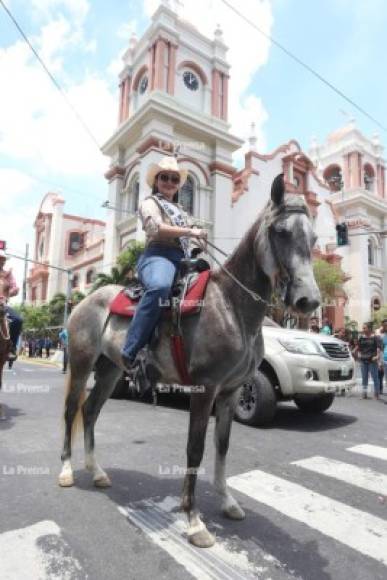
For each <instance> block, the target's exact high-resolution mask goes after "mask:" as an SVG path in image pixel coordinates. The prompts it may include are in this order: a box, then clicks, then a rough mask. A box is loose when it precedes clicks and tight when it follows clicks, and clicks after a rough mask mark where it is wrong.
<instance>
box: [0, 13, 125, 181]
mask: <svg viewBox="0 0 387 580" xmlns="http://www.w3.org/2000/svg"><path fill="white" fill-rule="evenodd" d="M74 34H75V36H74ZM77 39H79V36H77V33H73V32H72V28H71V26H70V24H69V22H68V21H67V19H66V18H64V17H60V18H58V19H56V20H54V21H52V22H51V23H49V24H48V25H46V26H43V28H42V29H41V33H40V35H39V38H38V41H39V46H40V47H41V51H42V56H43V57H44V58H45V60H46V62H47V61H48V63H49V66H50V68H51V69H52V70H53V71H54V72H55V71H58V70H61V69H62V68H63V59H64V57H65V54H66V50H67V49H68V47H69V46H70V45H71V46H73V45H75V43H76V42H77ZM15 71H17V74H15ZM0 78H6V79H7V83H3V85H2V90H1V91H0V153H2V154H3V155H4V156H8V157H10V158H12V159H13V160H19V161H27V162H29V164H33V165H36V166H37V167H38V168H39V169H38V170H39V171H40V172H41V173H42V174H45V173H48V174H53V173H54V174H72V175H90V174H95V173H96V172H97V173H98V172H99V173H100V174H102V172H103V171H104V169H105V168H106V159H105V158H104V157H103V155H102V154H101V153H100V152H99V151H98V148H97V146H96V145H95V144H94V143H93V142H92V140H91V139H90V137H89V136H88V135H87V133H86V132H85V130H84V129H82V127H81V125H80V123H79V121H78V120H77V119H76V117H75V115H74V113H73V112H72V111H71V110H70V109H69V107H68V106H67V105H66V103H65V101H64V99H63V98H62V97H61V96H60V94H59V92H58V91H57V89H56V88H55V87H54V85H53V84H52V82H51V81H50V79H49V78H48V77H47V75H46V74H45V72H44V71H43V69H42V68H41V66H40V64H39V63H38V62H37V61H36V59H35V58H34V57H33V55H32V53H31V52H30V51H29V49H28V47H27V46H26V44H25V43H24V42H22V41H18V42H16V43H15V44H13V45H11V46H9V47H7V48H3V49H0ZM58 78H60V75H59V77H58ZM64 91H65V93H66V96H67V98H68V99H69V101H70V102H71V103H72V105H73V106H74V107H75V109H76V110H77V111H78V113H79V114H80V116H81V117H82V118H83V119H84V121H85V123H86V124H87V125H88V126H89V127H90V128H92V132H93V134H94V135H95V137H96V139H97V141H98V142H99V143H100V144H102V143H103V142H104V141H105V140H106V139H107V138H108V137H109V136H110V135H111V133H112V131H113V129H114V128H115V123H116V117H117V97H116V94H115V93H114V92H113V91H112V89H111V87H110V85H109V83H108V81H107V80H106V79H105V78H103V77H102V76H99V75H98V74H91V73H84V75H83V77H82V79H81V80H80V81H79V82H78V83H75V82H74V81H73V82H71V83H67V85H66V88H65V89H64Z"/></svg>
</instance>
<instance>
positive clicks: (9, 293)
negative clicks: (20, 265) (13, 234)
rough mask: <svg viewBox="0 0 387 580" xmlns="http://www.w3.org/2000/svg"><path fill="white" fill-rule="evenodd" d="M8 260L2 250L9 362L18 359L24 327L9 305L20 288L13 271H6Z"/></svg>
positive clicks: (0, 282) (0, 289)
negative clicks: (18, 348) (18, 347)
mask: <svg viewBox="0 0 387 580" xmlns="http://www.w3.org/2000/svg"><path fill="white" fill-rule="evenodd" d="M6 260H7V255H6V253H5V252H4V250H0V301H2V302H5V304H6V305H5V311H6V315H7V319H8V321H9V334H10V339H11V347H10V352H9V355H8V360H15V359H16V358H17V344H18V340H19V336H20V333H21V330H22V327H23V319H22V318H21V317H20V315H19V314H18V313H17V312H16V311H15V310H13V308H11V307H10V306H9V305H8V304H7V302H8V299H9V298H12V297H13V296H17V295H18V294H19V288H18V286H17V284H16V280H15V278H14V276H13V274H12V270H5V269H4V265H5V262H6Z"/></svg>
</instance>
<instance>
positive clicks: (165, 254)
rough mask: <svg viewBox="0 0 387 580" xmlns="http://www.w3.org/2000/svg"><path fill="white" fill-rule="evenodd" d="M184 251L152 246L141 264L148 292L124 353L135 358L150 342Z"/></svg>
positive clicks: (139, 307) (142, 299) (140, 267)
mask: <svg viewBox="0 0 387 580" xmlns="http://www.w3.org/2000/svg"><path fill="white" fill-rule="evenodd" d="M183 257H184V253H183V251H182V250H180V249H178V248H171V247H167V246H162V245H160V246H157V247H150V248H147V249H146V250H145V252H144V253H143V254H142V255H141V256H140V258H139V261H138V263H137V274H138V278H139V280H140V281H141V282H142V284H143V285H144V287H145V292H144V294H143V296H142V298H141V300H140V302H139V304H138V306H137V309H136V313H135V315H134V317H133V320H132V322H131V324H130V326H129V330H128V334H127V336H126V341H125V345H124V348H123V349H122V354H123V355H124V356H126V357H128V358H129V359H132V360H133V359H134V358H135V356H136V354H137V353H138V351H139V350H140V349H141V348H143V347H144V346H145V345H146V344H148V342H149V340H150V338H151V336H152V333H153V331H154V329H155V327H156V325H157V323H158V321H159V319H160V316H161V313H162V308H163V305H166V303H167V301H168V299H169V297H170V293H171V288H172V284H173V281H174V279H175V275H176V272H177V270H178V268H179V265H180V261H181V259H182V258H183Z"/></svg>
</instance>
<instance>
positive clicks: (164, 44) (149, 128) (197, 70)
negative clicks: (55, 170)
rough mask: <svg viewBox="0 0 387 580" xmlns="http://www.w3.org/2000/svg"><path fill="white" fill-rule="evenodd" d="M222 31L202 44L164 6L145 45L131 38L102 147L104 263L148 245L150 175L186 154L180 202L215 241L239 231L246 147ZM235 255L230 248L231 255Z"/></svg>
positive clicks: (144, 39)
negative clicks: (236, 213) (234, 125)
mask: <svg viewBox="0 0 387 580" xmlns="http://www.w3.org/2000/svg"><path fill="white" fill-rule="evenodd" d="M226 52H227V47H226V46H225V44H224V42H223V39H222V33H221V31H220V30H219V29H217V30H216V31H215V32H214V37H213V38H212V39H209V38H207V37H205V36H203V35H202V34H201V33H200V32H199V31H198V30H197V29H196V28H195V27H193V26H192V25H191V24H190V23H189V22H186V21H184V20H181V19H180V18H179V17H178V15H177V14H176V12H174V11H173V10H172V9H171V8H170V5H169V2H163V3H162V4H161V5H160V6H159V8H158V9H157V11H156V12H155V14H154V15H153V17H152V22H151V25H150V27H149V28H148V29H147V30H146V32H145V33H144V35H143V36H142V38H141V39H139V40H138V41H137V40H136V39H135V38H132V39H131V41H130V46H129V48H128V50H127V52H126V53H125V55H124V57H123V60H124V68H123V71H122V73H121V75H120V85H119V90H120V98H119V114H118V126H117V129H116V131H115V132H114V134H113V135H112V136H111V138H110V139H109V140H108V142H107V143H105V145H104V146H103V152H104V153H105V154H106V155H107V156H109V157H110V168H109V170H108V171H107V173H106V175H105V177H106V179H107V181H108V184H109V189H108V199H109V202H110V204H111V206H113V207H114V208H115V209H114V210H108V214H107V229H106V246H105V257H104V262H105V263H106V264H109V263H111V262H113V261H114V259H115V257H116V256H117V254H118V253H119V252H120V251H121V250H122V248H123V247H124V246H125V245H126V244H127V242H128V241H129V240H130V239H143V232H142V229H141V225H140V224H139V221H138V220H137V215H136V210H137V207H138V204H139V203H140V202H141V200H142V199H143V198H144V197H146V196H147V195H149V193H150V190H149V187H148V186H147V184H146V183H145V175H146V170H147V167H148V166H149V164H150V163H153V162H157V161H159V160H160V159H161V157H163V156H164V155H166V154H172V153H173V151H175V150H176V149H177V148H178V149H179V158H178V162H179V164H180V165H181V166H182V167H184V168H186V169H188V172H189V178H188V181H187V184H186V186H185V188H184V191H183V192H182V194H181V195H182V197H181V201H182V203H183V205H185V206H186V208H187V209H188V210H189V211H190V212H191V213H192V215H193V216H194V218H195V220H196V221H197V223H200V224H202V225H203V226H205V227H206V228H207V229H208V230H209V232H210V235H211V237H212V238H214V239H219V238H224V237H227V236H229V232H230V231H231V229H232V203H231V191H232V188H233V181H232V178H233V174H234V173H235V169H234V167H233V166H232V155H233V153H234V152H235V151H236V150H238V149H239V148H240V147H241V146H242V144H243V141H242V140H241V139H239V138H237V137H235V136H234V135H232V134H231V133H230V125H229V123H228V120H227V108H228V79H229V65H228V63H227V61H226ZM226 249H229V248H226Z"/></svg>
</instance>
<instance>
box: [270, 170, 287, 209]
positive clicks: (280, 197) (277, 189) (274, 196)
mask: <svg viewBox="0 0 387 580" xmlns="http://www.w3.org/2000/svg"><path fill="white" fill-rule="evenodd" d="M284 196H285V184H284V174H283V173H280V174H279V175H277V177H276V178H275V179H274V181H273V183H272V185H271V200H272V202H273V203H275V205H281V203H282V202H283V201H284Z"/></svg>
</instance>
